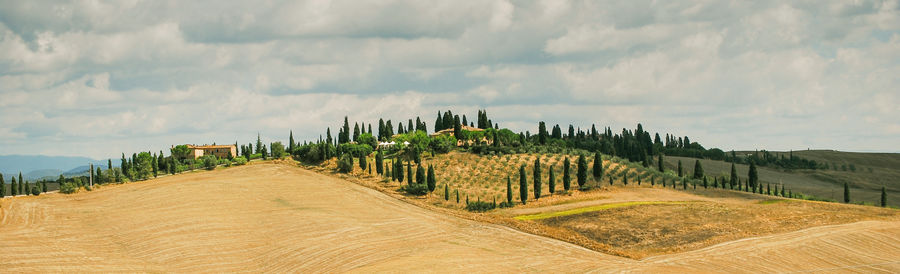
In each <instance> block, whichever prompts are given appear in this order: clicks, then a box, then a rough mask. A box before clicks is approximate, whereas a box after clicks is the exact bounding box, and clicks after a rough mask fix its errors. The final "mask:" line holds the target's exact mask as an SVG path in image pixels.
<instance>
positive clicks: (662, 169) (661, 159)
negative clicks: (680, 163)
mask: <svg viewBox="0 0 900 274" xmlns="http://www.w3.org/2000/svg"><path fill="white" fill-rule="evenodd" d="M656 163H657V165H659V172H666V169H665V168H663V154H662V153H660V154H659V159H657V160H656Z"/></svg>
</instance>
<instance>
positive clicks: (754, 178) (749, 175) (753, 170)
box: [747, 161, 759, 189]
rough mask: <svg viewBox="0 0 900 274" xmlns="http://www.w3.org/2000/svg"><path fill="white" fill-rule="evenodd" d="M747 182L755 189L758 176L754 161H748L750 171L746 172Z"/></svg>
mask: <svg viewBox="0 0 900 274" xmlns="http://www.w3.org/2000/svg"><path fill="white" fill-rule="evenodd" d="M747 178H748V179H747V184H749V185H750V188H752V189H756V185H757V183H758V182H759V176H758V175H757V174H756V163H755V162H753V161H751V162H750V171H749V172H747Z"/></svg>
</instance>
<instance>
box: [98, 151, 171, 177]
mask: <svg viewBox="0 0 900 274" xmlns="http://www.w3.org/2000/svg"><path fill="white" fill-rule="evenodd" d="M150 169H151V170H152V171H153V178H156V177H157V176H159V163H157V162H156V155H152V156H151V158H150ZM96 178H97V183H100V167H97V176H96Z"/></svg>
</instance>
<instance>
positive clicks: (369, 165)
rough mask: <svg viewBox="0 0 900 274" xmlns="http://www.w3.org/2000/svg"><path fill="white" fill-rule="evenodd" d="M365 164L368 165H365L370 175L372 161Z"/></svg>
mask: <svg viewBox="0 0 900 274" xmlns="http://www.w3.org/2000/svg"><path fill="white" fill-rule="evenodd" d="M367 165H368V167H366V170H368V171H369V175H372V163H368V164H367Z"/></svg>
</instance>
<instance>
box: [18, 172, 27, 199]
mask: <svg viewBox="0 0 900 274" xmlns="http://www.w3.org/2000/svg"><path fill="white" fill-rule="evenodd" d="M27 185H28V182H26V181H25V180H24V179H22V172H21V171H19V194H25V195H28V192H25V186H27Z"/></svg>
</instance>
